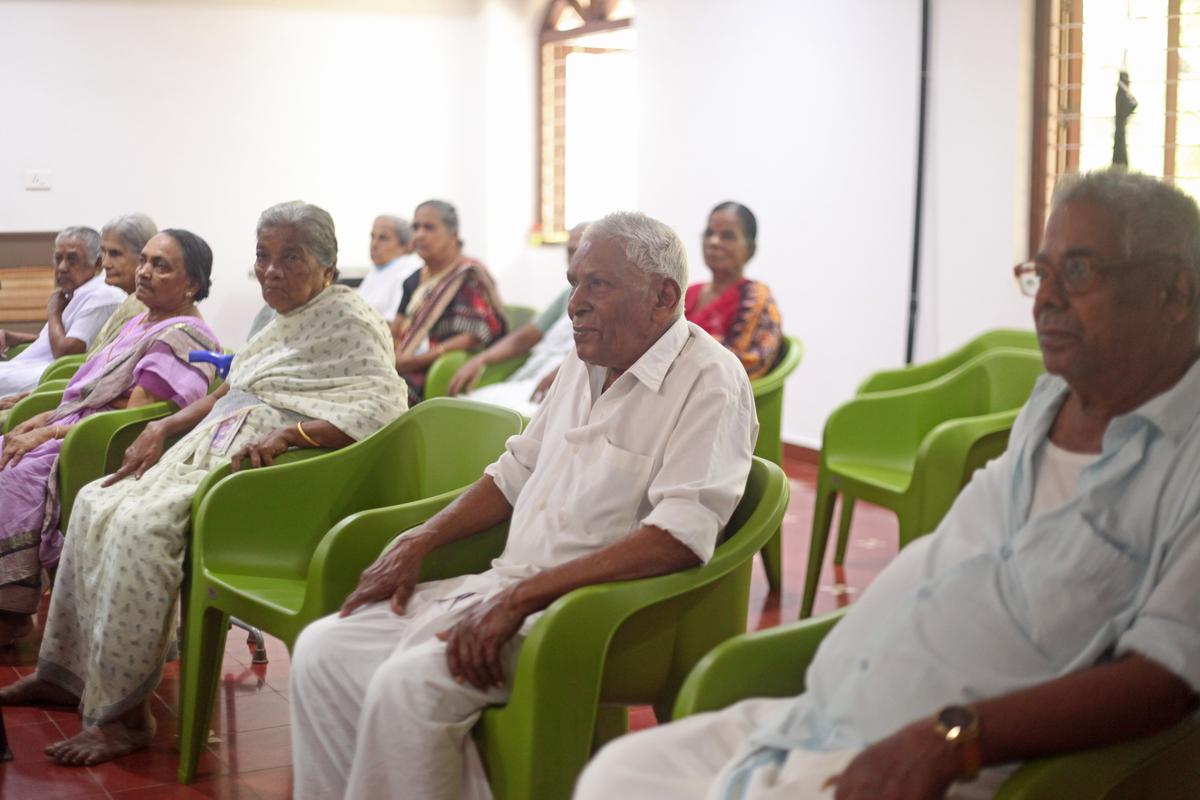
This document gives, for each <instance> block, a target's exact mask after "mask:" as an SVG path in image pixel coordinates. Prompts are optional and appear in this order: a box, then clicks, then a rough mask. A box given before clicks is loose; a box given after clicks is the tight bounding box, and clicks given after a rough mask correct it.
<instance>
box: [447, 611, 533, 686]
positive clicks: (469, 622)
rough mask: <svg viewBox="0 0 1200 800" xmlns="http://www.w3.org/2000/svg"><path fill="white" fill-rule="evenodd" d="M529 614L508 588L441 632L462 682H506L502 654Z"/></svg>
mask: <svg viewBox="0 0 1200 800" xmlns="http://www.w3.org/2000/svg"><path fill="white" fill-rule="evenodd" d="M524 621H525V614H524V612H522V611H521V610H520V609H518V608H517V604H516V603H515V602H514V601H513V599H512V592H511V590H505V591H503V592H501V593H500V594H498V595H496V596H495V597H493V598H491V599H490V600H485V601H483V602H482V603H479V604H478V605H476V606H475V607H473V608H472V609H471V610H470V611H468V612H467V613H466V614H465V615H464V616H463V617H462V618H461V619H459V621H458V622H457V623H456V624H455V625H454V627H453V628H451V629H450V630H447V631H442V632H441V633H439V634H438V635H437V636H438V638H439V639H441V640H442V641H444V642H445V643H446V666H447V667H449V669H450V674H451V675H453V676H454V679H455V680H456V681H458V682H459V683H462V682H463V681H464V680H465V681H470V682H471V683H472V684H473V685H474V686H476V687H478V688H480V689H487V688H489V687H492V686H496V687H499V686H503V685H504V665H503V664H502V663H501V660H500V656H501V653H502V652H503V650H504V645H506V644H508V641H509V640H510V639H512V637H513V636H515V635H516V633H517V631H519V630H520V629H521V623H522V622H524Z"/></svg>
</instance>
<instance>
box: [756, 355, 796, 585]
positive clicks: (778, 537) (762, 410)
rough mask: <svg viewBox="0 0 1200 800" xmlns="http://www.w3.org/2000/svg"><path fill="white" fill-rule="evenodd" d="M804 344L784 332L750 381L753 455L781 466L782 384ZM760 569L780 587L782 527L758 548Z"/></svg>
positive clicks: (789, 373) (781, 576) (781, 581)
mask: <svg viewBox="0 0 1200 800" xmlns="http://www.w3.org/2000/svg"><path fill="white" fill-rule="evenodd" d="M803 358H804V345H803V344H801V342H800V340H799V339H797V338H796V337H795V336H785V337H784V339H783V349H782V352H781V353H780V355H779V361H778V362H777V363H776V364H775V366H774V368H773V369H772V370H771V371H770V372H768V373H767V374H766V375H763V376H762V377H761V378H758V379H756V380H752V381H750V389H751V390H752V391H753V392H754V410H755V412H756V413H757V414H758V443H757V444H756V445H755V446H754V455H756V456H758V457H759V458H762V459H766V460H767V461H770V462H771V463H772V464H777V465H778V466H781V467H782V466H783V435H782V427H783V385H784V383H785V382H786V381H787V379H788V376H789V375H791V374H792V373H793V372H795V371H796V367H798V366H800V360H801V359H803ZM761 555H762V563H763V571H765V572H766V573H767V585H768V587H769V588H770V590H771V591H772V592H778V591H780V590H781V589H782V588H783V528H782V527H780V528H779V530H777V531H775V534H774V535H773V536H772V537H771V538H770V539H769V540H768V541H767V543H766V545H764V546H763V549H762V553H761Z"/></svg>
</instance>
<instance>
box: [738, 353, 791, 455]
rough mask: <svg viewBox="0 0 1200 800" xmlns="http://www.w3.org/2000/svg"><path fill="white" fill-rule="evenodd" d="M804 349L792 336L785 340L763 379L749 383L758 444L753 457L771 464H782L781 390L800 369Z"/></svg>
mask: <svg viewBox="0 0 1200 800" xmlns="http://www.w3.org/2000/svg"><path fill="white" fill-rule="evenodd" d="M803 358H804V345H803V344H801V342H800V340H799V339H797V338H796V337H795V336H785V337H784V339H783V349H782V352H781V353H780V355H779V361H778V362H776V364H775V366H774V368H772V369H771V371H770V372H768V373H767V374H766V375H764V376H762V377H761V378H758V379H756V380H753V381H750V388H751V390H752V391H753V392H754V410H755V413H756V414H757V415H758V443H757V444H755V446H754V455H756V456H758V457H759V458H765V459H766V460H767V461H770V462H771V463H773V464H782V463H783V441H782V435H783V434H782V428H783V387H784V384H785V383H786V382H787V378H788V376H789V375H791V374H792V373H793V372H795V371H796V367H798V366H800V361H801V359H803Z"/></svg>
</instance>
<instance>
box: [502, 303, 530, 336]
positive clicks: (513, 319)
mask: <svg viewBox="0 0 1200 800" xmlns="http://www.w3.org/2000/svg"><path fill="white" fill-rule="evenodd" d="M537 313H538V312H537V309H536V308H531V307H529V306H505V307H504V314H505V316H507V317H508V329H509V330H510V331H515V330H516V329H517V328H519V327H521V326H522V325H525V324H526V323H528V322H531V321H532V320H533V318H534V317H536V316H537Z"/></svg>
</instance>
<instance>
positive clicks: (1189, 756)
mask: <svg viewBox="0 0 1200 800" xmlns="http://www.w3.org/2000/svg"><path fill="white" fill-rule="evenodd" d="M1198 762H1200V720H1198V719H1197V718H1196V717H1192V718H1190V719H1187V720H1184V721H1183V722H1181V723H1179V724H1178V725H1176V726H1174V727H1173V728H1169V729H1168V730H1166V731H1163V732H1162V733H1158V734H1155V735H1153V736H1148V737H1145V738H1143V739H1137V740H1135V741H1132V742H1125V743H1124V744H1118V745H1112V746H1110V747H1100V748H1096V749H1093V750H1083V751H1081V752H1078V753H1070V754H1067V755H1062V756H1055V757H1053V758H1037V759H1033V760H1032V761H1028V762H1026V763H1025V764H1022V765H1021V767H1020V768H1019V769H1018V770H1017V771H1016V772H1014V773H1013V774H1012V775H1011V776H1010V777H1009V778H1008V780H1007V781H1005V782H1004V785H1003V786H1001V787H1000V790H999V791H998V792H997V793H996V800H1058V798H1062V797H1070V798H1072V800H1102V799H1103V798H1108V797H1113V796H1114V795H1113V793H1112V790H1113V789H1114V788H1115V787H1117V786H1120V785H1121V783H1122V782H1123V781H1126V780H1128V779H1130V778H1136V777H1137V776H1138V775H1139V774H1140V775H1147V774H1157V775H1160V776H1162V780H1161V781H1160V783H1164V784H1166V785H1169V786H1170V787H1171V788H1170V792H1171V794H1170V796H1172V797H1194V796H1195V791H1196V789H1197V786H1198V785H1200V770H1198V769H1197V766H1196V765H1197V763H1198ZM1185 779H1186V786H1185ZM1120 796H1122V797H1125V796H1130V797H1133V796H1139V797H1143V796H1144V797H1150V796H1154V797H1159V796H1166V795H1160V794H1157V793H1153V792H1151V793H1150V794H1142V793H1141V792H1137V793H1136V794H1128V795H1127V794H1121V795H1120Z"/></svg>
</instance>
